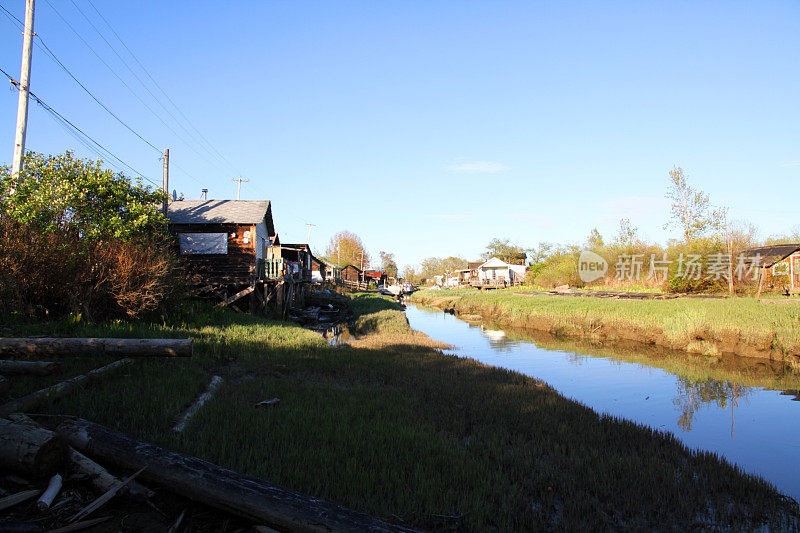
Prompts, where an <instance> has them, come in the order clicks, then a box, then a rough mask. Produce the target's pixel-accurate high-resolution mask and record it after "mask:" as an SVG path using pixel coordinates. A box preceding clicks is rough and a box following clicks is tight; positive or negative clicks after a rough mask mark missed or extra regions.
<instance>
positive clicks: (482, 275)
mask: <svg viewBox="0 0 800 533" xmlns="http://www.w3.org/2000/svg"><path fill="white" fill-rule="evenodd" d="M525 271H526V268H525V265H514V264H509V263H506V262H505V261H502V260H500V259H498V258H497V257H492V258H491V259H489V260H488V261H486V262H484V263H482V264H481V266H480V267H478V282H479V284H481V285H496V286H510V285H519V284H521V283H522V282H523V281H524V280H525Z"/></svg>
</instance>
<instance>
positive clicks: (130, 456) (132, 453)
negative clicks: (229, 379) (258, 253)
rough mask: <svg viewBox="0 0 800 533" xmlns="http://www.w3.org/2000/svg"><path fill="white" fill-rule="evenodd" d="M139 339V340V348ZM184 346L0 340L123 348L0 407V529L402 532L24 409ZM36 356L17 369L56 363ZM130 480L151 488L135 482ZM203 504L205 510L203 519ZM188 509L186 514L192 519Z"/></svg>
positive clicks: (17, 345)
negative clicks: (144, 522) (139, 519)
mask: <svg viewBox="0 0 800 533" xmlns="http://www.w3.org/2000/svg"><path fill="white" fill-rule="evenodd" d="M170 342H171V343H172V344H170ZM187 342H188V344H187ZM136 346H138V347H139V348H136ZM142 347H147V348H146V349H143V351H141V350H140V348H142ZM65 350H66V351H65ZM191 351H192V345H191V341H167V340H164V341H162V340H151V341H141V340H138V339H131V340H128V339H42V338H39V339H0V355H2V356H4V357H5V356H7V355H9V354H13V355H18V356H19V355H24V356H28V357H30V356H32V355H53V356H56V355H63V354H64V353H71V354H76V353H114V354H117V355H125V356H129V357H125V358H123V359H119V360H117V361H115V362H113V363H110V364H108V365H105V366H104V367H101V368H98V369H96V370H93V371H91V372H88V373H87V374H85V375H81V376H76V377H73V378H70V379H68V380H65V381H62V382H61V383H58V384H56V385H54V386H52V387H48V388H46V389H43V390H40V391H37V392H35V393H32V394H29V395H27V396H23V397H22V398H17V399H15V400H12V401H10V402H8V403H6V404H5V405H2V406H0V531H16V532H41V531H51V532H69V531H80V530H83V529H87V528H90V527H94V526H97V525H98V524H101V523H103V522H108V524H109V525H111V524H113V529H112V530H115V531H116V530H127V531H141V530H144V529H149V530H154V531H169V532H170V533H175V532H178V531H218V530H221V529H223V526H222V522H220V520H223V521H224V522H225V524H226V525H225V526H224V529H228V526H230V525H231V524H230V522H231V521H232V520H233V521H237V520H238V522H237V524H238V529H236V530H238V531H248V530H249V531H257V532H264V531H274V529H278V530H287V531H333V530H341V531H363V530H374V531H411V530H410V529H407V528H404V527H402V526H396V525H392V524H388V523H385V522H382V521H380V520H378V519H376V518H374V517H371V516H369V515H366V514H364V513H360V512H357V511H353V510H350V509H347V508H345V507H342V506H339V505H336V504H334V503H330V502H326V501H324V500H320V499H318V498H313V497H310V496H306V495H303V494H300V493H297V492H294V491H291V490H288V489H284V488H281V487H277V486H274V485H271V484H269V483H267V482H266V481H263V480H260V479H256V478H253V477H249V476H245V475H242V474H239V473H237V472H234V471H231V470H228V469H225V468H222V467H220V466H217V465H215V464H212V463H209V462H207V461H203V460H201V459H198V458H196V457H190V456H187V455H184V454H181V453H177V452H173V451H169V450H166V449H164V448H161V447H158V446H155V445H153V444H149V443H146V442H141V441H138V440H136V439H133V438H131V437H129V436H126V435H124V434H122V433H119V432H117V431H114V430H112V429H109V428H107V427H104V426H101V425H98V424H95V423H93V422H90V421H87V420H83V419H80V418H76V417H71V416H61V415H32V414H25V413H26V412H29V411H31V410H33V409H34V408H36V407H37V406H39V405H40V404H41V403H42V402H43V401H45V400H47V399H51V398H54V397H58V396H61V395H63V394H66V393H67V392H69V391H71V390H73V389H74V388H75V387H77V386H78V385H81V384H84V383H87V382H89V381H91V380H93V379H99V378H100V377H101V376H103V375H106V374H107V373H108V371H109V370H112V369H115V368H119V367H121V366H127V365H129V364H131V363H132V362H133V359H132V358H131V357H130V356H135V355H161V356H165V355H166V356H175V355H191ZM9 361H10V362H9V364H8V365H6V366H5V367H4V368H21V367H20V366H19V365H15V364H11V363H20V362H22V361H14V360H9ZM31 362H33V361H31ZM36 362H38V363H42V364H40V365H22V367H25V368H28V369H34V368H35V369H37V372H44V370H43V369H45V368H46V369H48V372H50V371H58V370H60V368H61V367H60V365H56V364H53V363H50V362H43V361H36ZM221 384H222V378H220V377H219V376H214V377H213V378H212V380H211V383H210V384H209V386H208V389H207V390H206V392H205V393H203V394H202V395H201V396H200V397H199V398H198V399H197V401H196V402H195V403H194V404H193V405H192V406H190V408H189V409H188V410H187V411H186V412H185V413H184V414H183V415H181V417H180V418H179V419H178V422H177V423H176V424H175V427H174V428H173V430H174V431H176V432H181V431H183V429H184V427H185V426H186V424H187V423H188V421H189V419H190V418H191V417H192V415H193V414H194V413H196V412H197V410H198V409H200V408H201V407H202V405H203V403H204V402H206V401H207V400H208V399H209V398H210V397H211V396H212V395H213V394H214V393H215V391H216V390H217V389H218V388H219V387H220V386H221ZM279 402H280V400H279V399H277V398H273V399H272V400H267V401H264V402H260V403H259V404H258V405H259V406H261V405H268V406H276V405H277V404H278V403H279ZM115 473H116V474H115ZM140 480H142V481H144V482H145V483H147V485H148V486H149V487H151V488H147V487H145V486H143V485H140V484H139V481H140ZM151 489H156V490H151ZM158 489H162V490H161V491H158ZM157 491H158V492H157ZM175 501H182V502H183V503H181V504H180V505H181V506H182V508H176V505H175ZM192 502H194V503H192ZM131 506H133V507H131ZM136 506H138V508H137V507H136ZM192 506H194V511H192V510H190V509H192ZM197 508H199V511H198V510H197ZM209 508H212V509H214V510H215V514H214V515H213V516H211V517H210V518H209V511H208V509H209ZM121 509H122V510H121ZM137 509H138V511H139V512H137ZM142 509H144V510H145V511H150V515H153V516H155V519H151V520H150V522H151V524H150V525H149V526H148V527H144V526H141V524H138V525H136V524H132V523H126V524H123V522H125V521H126V520H128V521H129V522H130V520H131V516H134V515H137V516H138V515H141V514H142V513H141V512H140V511H141V510H142ZM153 511H155V512H153ZM193 513H194V514H195V515H196V516H194V517H192V516H191V515H192V514H193ZM200 515H202V516H200ZM215 520H216V522H215ZM115 521H117V522H118V523H115ZM153 522H155V526H153Z"/></svg>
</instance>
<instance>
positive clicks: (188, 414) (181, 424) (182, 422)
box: [172, 376, 224, 433]
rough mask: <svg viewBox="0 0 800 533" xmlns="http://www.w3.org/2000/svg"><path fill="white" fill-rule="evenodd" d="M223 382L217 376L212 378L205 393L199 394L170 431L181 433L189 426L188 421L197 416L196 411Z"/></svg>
mask: <svg viewBox="0 0 800 533" xmlns="http://www.w3.org/2000/svg"><path fill="white" fill-rule="evenodd" d="M223 381H224V380H223V379H222V378H221V377H219V376H214V377H212V378H211V383H209V384H208V388H207V389H206V391H205V392H204V393H203V394H201V395H200V396H199V397H198V398H197V400H195V401H194V403H193V404H192V405H190V406H189V408H188V409H187V410H186V411H185V412H184V413H183V414H182V415H181V416H180V417H178V421H177V423H176V424H175V426H174V427H173V428H172V431H175V432H177V433H181V432H182V431H183V430H184V429H186V426H187V425H188V424H189V421H190V420H191V419H192V417H193V416H194V415H196V414H197V411H199V410H200V408H201V407H203V406H204V405H205V403H206V402H207V401H208V400H210V399H211V398H212V397H213V396H214V394H216V392H217V389H219V388H220V387H221V386H222V383H223Z"/></svg>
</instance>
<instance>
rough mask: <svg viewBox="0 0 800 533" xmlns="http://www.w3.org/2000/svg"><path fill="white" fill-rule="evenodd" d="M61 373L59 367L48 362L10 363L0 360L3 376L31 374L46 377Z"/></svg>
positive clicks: (0, 370)
mask: <svg viewBox="0 0 800 533" xmlns="http://www.w3.org/2000/svg"><path fill="white" fill-rule="evenodd" d="M60 371H61V365H60V364H59V363H54V362H50V361H11V360H8V359H0V372H2V373H3V374H32V375H34V376H48V375H50V374H55V373H56V372H60Z"/></svg>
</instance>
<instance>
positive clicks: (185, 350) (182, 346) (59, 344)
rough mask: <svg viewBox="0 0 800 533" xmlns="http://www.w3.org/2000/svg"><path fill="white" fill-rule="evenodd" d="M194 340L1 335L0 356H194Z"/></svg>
mask: <svg viewBox="0 0 800 533" xmlns="http://www.w3.org/2000/svg"><path fill="white" fill-rule="evenodd" d="M192 347H193V343H192V339H92V338H47V337H42V338H37V337H30V338H28V337H23V338H7V339H2V338H0V355H16V356H31V355H33V356H64V355H95V354H101V355H113V356H117V357H191V355H192Z"/></svg>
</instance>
